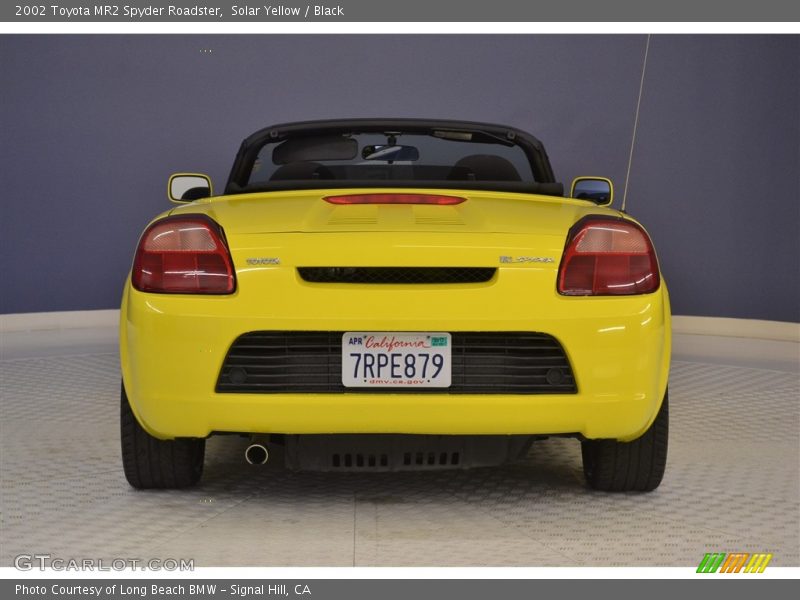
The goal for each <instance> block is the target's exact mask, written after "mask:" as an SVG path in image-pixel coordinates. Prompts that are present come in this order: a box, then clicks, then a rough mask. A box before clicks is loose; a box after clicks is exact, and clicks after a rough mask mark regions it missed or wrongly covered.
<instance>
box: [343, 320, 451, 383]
mask: <svg viewBox="0 0 800 600" xmlns="http://www.w3.org/2000/svg"><path fill="white" fill-rule="evenodd" d="M451 355H452V352H451V338H450V334H449V333H405V332H403V333H391V332H374V331H348V332H347V333H345V334H344V335H343V336H342V384H343V385H344V386H345V387H398V388H399V387H402V388H409V387H420V388H422V387H425V388H446V387H450V372H451Z"/></svg>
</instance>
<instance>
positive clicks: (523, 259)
mask: <svg viewBox="0 0 800 600" xmlns="http://www.w3.org/2000/svg"><path fill="white" fill-rule="evenodd" d="M500 262H501V263H503V264H510V263H552V262H555V259H553V258H551V257H550V256H501V257H500Z"/></svg>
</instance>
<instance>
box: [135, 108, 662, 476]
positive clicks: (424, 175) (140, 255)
mask: <svg viewBox="0 0 800 600" xmlns="http://www.w3.org/2000/svg"><path fill="white" fill-rule="evenodd" d="M168 192H169V197H170V199H171V200H172V201H173V202H175V203H178V204H180V206H178V207H175V208H173V210H170V211H168V212H166V213H164V214H162V215H159V216H158V217H157V218H156V219H155V220H154V221H152V222H151V223H150V225H149V226H148V227H147V228H146V229H145V231H144V233H143V234H142V236H141V238H140V240H139V244H138V247H137V249H136V254H135V257H134V260H133V267H132V270H131V274H130V278H129V279H128V281H127V283H126V285H125V290H124V295H123V300H122V311H121V323H120V352H121V362H122V414H121V427H122V458H123V463H124V469H125V475H126V476H127V479H128V481H129V482H130V484H131V485H133V486H134V487H136V488H171V487H185V486H189V485H193V484H195V483H196V482H197V481H198V480H199V479H200V476H201V473H202V468H203V459H204V451H205V440H206V438H207V437H209V436H211V435H216V434H228V433H234V434H241V435H245V436H248V437H250V438H251V439H252V443H251V444H250V446H249V447H248V448H247V451H246V453H245V454H246V458H247V459H248V461H250V462H255V463H261V462H265V461H266V460H267V457H268V455H269V452H270V451H272V450H274V449H275V446H276V445H280V446H282V450H281V453H282V454H283V456H284V457H285V458H284V459H285V462H286V464H287V466H288V467H289V468H296V469H322V470H331V471H335V470H355V469H359V470H381V471H387V470H403V469H422V468H464V467H470V466H478V465H490V464H499V463H502V462H505V461H507V460H513V459H515V458H518V457H520V456H524V455H525V453H526V452H527V451H528V448H529V446H530V444H531V442H532V441H534V440H536V439H539V438H544V437H547V436H566V437H575V438H577V439H578V440H580V443H581V445H582V455H583V467H584V472H585V475H586V480H587V482H588V484H589V485H590V486H591V487H593V488H596V489H600V490H611V491H648V490H652V489H654V488H656V487H657V486H658V485H659V483H660V482H661V479H662V476H663V473H664V467H665V463H666V455H667V376H668V370H669V356H670V311H669V299H668V295H667V290H666V287H665V285H664V281H663V279H662V278H661V276H660V273H659V266H658V262H657V259H656V254H655V251H654V249H653V245H652V243H651V241H650V238H649V236H648V234H647V233H646V232H645V230H644V229H643V228H642V226H641V225H639V224H638V223H637V222H636V221H634V220H633V219H632V218H630V217H629V216H628V215H627V214H624V213H622V212H620V211H616V210H612V209H611V208H609V207H608V206H609V205H610V204H611V202H612V194H613V189H612V187H611V182H610V181H608V180H606V179H602V178H578V179H576V180H575V181H574V182H573V184H572V188H571V191H570V194H569V197H564V190H563V186H562V184H560V183H558V182H556V180H555V177H554V175H553V171H552V169H551V166H550V162H549V160H548V158H547V154H546V153H545V150H544V148H543V146H542V144H541V143H540V142H539V141H538V140H537V139H536V138H534V137H533V136H531V135H529V134H527V133H525V132H523V131H520V130H517V129H514V128H511V127H504V126H498V125H488V124H483V123H471V122H456V121H424V120H410V119H383V120H365V119H359V120H343V121H316V122H305V123H294V124H288V125H276V126H274V127H268V128H266V129H263V130H261V131H258V132H256V133H254V134H253V135H251V136H250V137H248V138H247V139H245V140H244V142H243V143H242V146H241V148H240V150H239V153H238V154H237V156H236V159H235V161H234V164H233V168H232V170H231V173H230V176H229V178H228V181H227V184H226V186H225V191H224V193H223V194H222V195H220V196H214V195H213V193H212V188H211V181H210V179H209V178H208V177H206V176H205V175H198V174H178V175H174V176H172V177H171V178H170V181H169V184H168Z"/></svg>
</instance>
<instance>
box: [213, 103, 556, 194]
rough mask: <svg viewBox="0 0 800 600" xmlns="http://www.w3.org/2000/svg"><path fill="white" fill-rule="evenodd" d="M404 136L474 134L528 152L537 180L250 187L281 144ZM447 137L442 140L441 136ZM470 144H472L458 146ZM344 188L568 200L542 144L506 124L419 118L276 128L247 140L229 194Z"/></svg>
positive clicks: (267, 184) (304, 182)
mask: <svg viewBox="0 0 800 600" xmlns="http://www.w3.org/2000/svg"><path fill="white" fill-rule="evenodd" d="M386 132H398V133H406V134H420V135H434V133H435V132H440V133H441V132H445V133H452V134H454V135H457V134H459V133H469V134H472V136H474V137H475V138H477V139H476V140H475V141H476V142H478V143H481V142H482V143H484V144H485V143H487V142H488V143H494V141H495V140H496V143H501V144H503V145H506V146H517V147H519V148H521V149H522V151H523V152H524V154H525V156H526V157H527V159H528V162H529V164H530V168H531V172H532V174H533V177H534V179H535V181H466V182H464V181H437V180H433V181H422V180H386V181H383V180H368V181H359V180H284V181H266V182H258V183H256V184H249V183H248V179H249V178H250V174H251V171H252V167H253V164H254V162H255V160H256V158H257V157H258V155H259V153H260V152H261V150H262V148H263V147H264V146H265V145H267V144H277V143H280V142H283V141H286V140H287V139H289V138H292V137H300V136H309V135H315V136H319V135H337V134H343V135H344V134H366V133H386ZM438 137H441V136H438ZM454 143H466V144H469V143H470V142H454ZM344 187H371V188H374V187H391V188H455V189H477V190H488V191H510V192H522V193H539V194H548V195H554V196H562V195H563V185H562V184H561V183H559V182H557V181H556V179H555V176H554V174H553V170H552V167H551V165H550V161H549V159H548V157H547V153H546V152H545V149H544V146H543V145H542V143H541V142H540V141H539V140H538V139H537V138H535V137H534V136H532V135H530V134H529V133H526V132H524V131H521V130H519V129H515V128H513V127H507V126H503V125H493V124H488V123H477V122H471V121H450V120H418V119H348V120H325V121H303V122H298V123H286V124H281V125H273V126H271V127H266V128H264V129H261V130H259V131H257V132H255V133H253V134H252V135H250V136H249V137H247V138H246V139H245V140H244V141H243V142H242V145H241V147H240V148H239V152H238V153H237V155H236V159H235V161H234V164H233V167H232V169H231V172H230V175H229V177H228V182H227V184H226V186H225V194H244V193H252V192H259V191H271V190H275V191H284V190H290V189H330V188H344Z"/></svg>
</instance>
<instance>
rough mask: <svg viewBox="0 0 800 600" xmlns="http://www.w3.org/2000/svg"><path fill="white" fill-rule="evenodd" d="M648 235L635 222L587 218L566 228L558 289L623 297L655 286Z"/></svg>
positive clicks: (657, 280) (570, 293)
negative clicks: (570, 228) (568, 234)
mask: <svg viewBox="0 0 800 600" xmlns="http://www.w3.org/2000/svg"><path fill="white" fill-rule="evenodd" d="M659 283H660V278H659V274H658V262H657V261H656V253H655V250H653V244H652V243H651V242H650V238H649V237H648V236H647V234H646V233H645V231H644V229H642V228H641V227H640V226H639V225H637V224H636V223H632V222H631V221H624V220H622V219H609V218H602V217H599V218H598V217H588V218H586V219H583V220H582V221H579V222H578V223H577V224H576V225H575V226H574V227H573V228H572V230H571V231H570V236H569V239H568V240H567V246H566V249H565V250H564V256H563V257H562V258H561V267H560V269H559V272H558V291H559V293H561V294H565V295H567V296H626V295H631V294H647V293H650V292H654V291H655V290H657V289H658V286H659Z"/></svg>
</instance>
